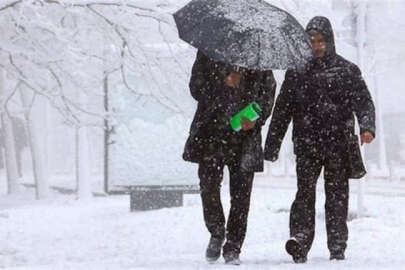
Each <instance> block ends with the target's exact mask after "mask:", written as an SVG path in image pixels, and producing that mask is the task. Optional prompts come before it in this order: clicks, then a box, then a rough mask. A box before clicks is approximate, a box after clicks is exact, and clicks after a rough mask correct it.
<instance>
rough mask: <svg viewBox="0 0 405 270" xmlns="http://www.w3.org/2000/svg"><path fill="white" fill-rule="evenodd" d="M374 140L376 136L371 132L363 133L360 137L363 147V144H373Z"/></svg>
mask: <svg viewBox="0 0 405 270" xmlns="http://www.w3.org/2000/svg"><path fill="white" fill-rule="evenodd" d="M372 140H374V136H373V134H372V133H371V132H369V131H365V132H363V134H361V136H360V142H361V145H363V143H371V141H372Z"/></svg>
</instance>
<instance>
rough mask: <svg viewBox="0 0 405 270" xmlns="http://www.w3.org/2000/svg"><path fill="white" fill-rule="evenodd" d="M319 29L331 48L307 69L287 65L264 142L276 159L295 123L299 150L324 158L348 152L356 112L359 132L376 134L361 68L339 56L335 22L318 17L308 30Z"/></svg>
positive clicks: (270, 157) (267, 154) (268, 154)
mask: <svg viewBox="0 0 405 270" xmlns="http://www.w3.org/2000/svg"><path fill="white" fill-rule="evenodd" d="M311 30H315V31H317V32H320V33H321V34H322V35H323V36H324V38H325V40H326V42H327V49H326V53H325V55H324V56H323V57H322V58H314V59H313V60H312V61H311V62H310V63H309V64H308V65H307V67H306V68H305V69H304V70H288V71H287V72H286V75H285V80H284V82H283V84H282V87H281V90H280V94H279V95H278V97H277V100H276V105H275V108H274V111H273V117H272V119H271V123H270V127H269V132H268V135H267V138H266V143H265V159H266V160H271V161H274V160H276V159H277V157H278V154H279V151H280V147H281V143H282V141H283V138H284V136H285V133H286V131H287V128H288V125H289V124H290V122H291V121H292V122H293V136H292V139H293V144H294V153H295V154H296V155H305V156H314V157H318V158H323V157H325V155H327V154H328V153H329V152H330V151H338V152H339V153H342V155H344V153H347V144H348V142H347V139H346V136H345V133H346V132H349V133H351V134H354V124H355V122H354V115H356V117H357V120H358V123H359V126H360V133H363V132H365V131H369V132H371V133H372V134H373V135H375V108H374V104H373V101H372V98H371V95H370V92H369V91H368V89H367V86H366V83H365V81H364V79H363V78H362V75H361V72H360V70H359V68H358V67H357V66H356V65H355V64H353V63H351V62H350V61H348V60H346V59H344V58H343V57H342V56H340V55H338V54H337V53H336V50H335V41H334V35H333V30H332V26H331V24H330V22H329V20H328V19H327V18H325V17H314V18H313V19H312V20H311V21H310V22H309V23H308V25H307V27H306V31H308V32H309V31H311Z"/></svg>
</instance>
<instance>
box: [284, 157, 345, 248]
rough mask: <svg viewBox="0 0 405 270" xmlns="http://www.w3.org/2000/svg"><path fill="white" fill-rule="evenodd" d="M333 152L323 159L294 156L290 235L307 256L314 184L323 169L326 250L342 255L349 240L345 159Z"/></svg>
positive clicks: (311, 231)
mask: <svg viewBox="0 0 405 270" xmlns="http://www.w3.org/2000/svg"><path fill="white" fill-rule="evenodd" d="M342 156H344V155H339V154H337V153H336V152H335V153H332V154H329V156H326V157H324V158H314V157H306V156H303V155H302V156H297V168H296V170H297V186H298V190H297V194H296V197H295V200H294V202H293V204H292V206H291V211H290V236H291V237H295V238H296V239H297V240H298V241H299V242H300V243H301V244H302V245H303V247H304V251H305V253H308V251H309V250H310V248H311V246H312V242H313V239H314V233H315V199H316V198H315V195H316V183H317V180H318V177H319V175H320V173H321V170H322V167H324V179H325V196H326V201H325V222H326V231H327V239H328V249H329V251H330V252H331V253H336V252H344V251H345V249H346V242H347V239H348V229H347V214H348V202H349V181H348V177H347V175H348V173H347V160H345V159H342V158H341V157H342Z"/></svg>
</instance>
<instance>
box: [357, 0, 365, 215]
mask: <svg viewBox="0 0 405 270" xmlns="http://www.w3.org/2000/svg"><path fill="white" fill-rule="evenodd" d="M356 4H357V6H356V7H355V13H356V14H357V21H356V23H357V25H356V41H357V63H358V65H359V68H360V70H361V71H364V49H365V41H366V12H367V1H366V0H361V1H356ZM363 76H365V74H363ZM361 152H362V155H363V157H364V148H361ZM364 189H365V187H364V181H358V190H357V216H358V217H362V216H364V212H365V207H364V192H365V190H364Z"/></svg>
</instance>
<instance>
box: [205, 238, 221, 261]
mask: <svg viewBox="0 0 405 270" xmlns="http://www.w3.org/2000/svg"><path fill="white" fill-rule="evenodd" d="M223 243H224V239H220V238H215V237H212V236H211V238H210V242H209V243H208V247H207V250H206V251H205V258H206V259H207V261H208V262H215V261H216V260H218V258H219V257H220V256H221V249H222V244H223Z"/></svg>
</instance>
